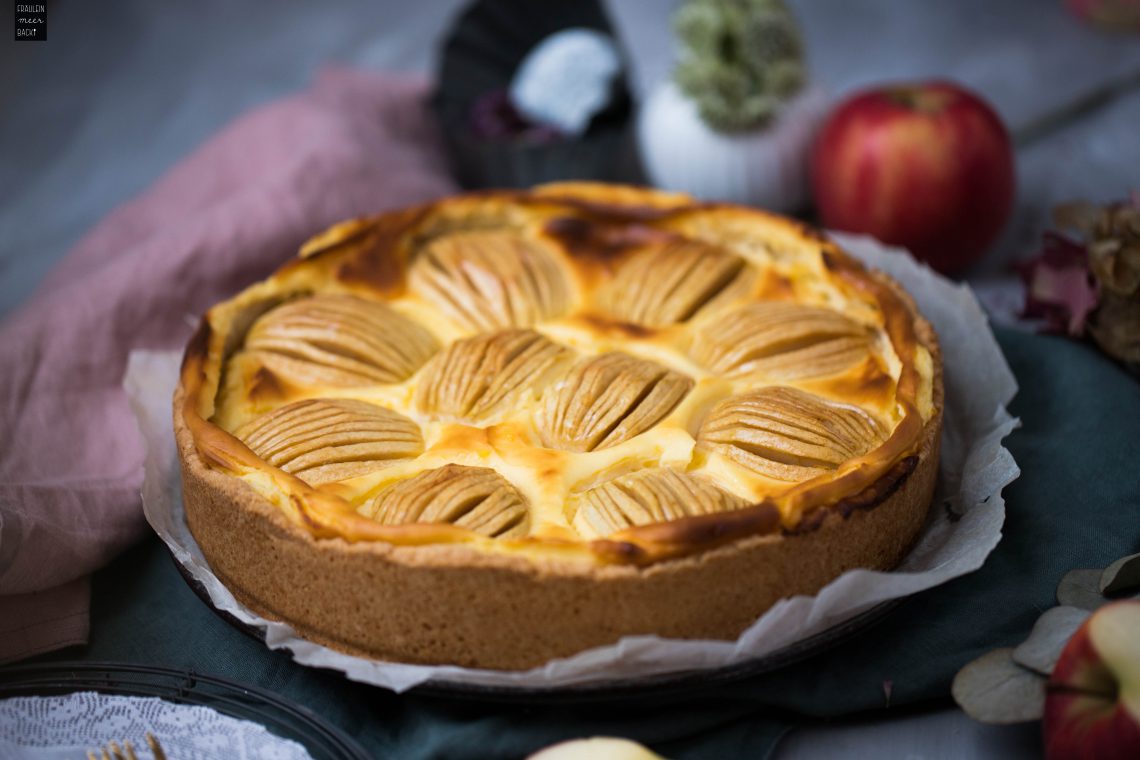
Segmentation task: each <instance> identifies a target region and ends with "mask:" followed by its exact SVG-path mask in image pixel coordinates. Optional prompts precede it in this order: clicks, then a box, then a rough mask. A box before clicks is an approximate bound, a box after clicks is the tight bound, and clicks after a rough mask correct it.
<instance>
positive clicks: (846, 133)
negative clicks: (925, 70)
mask: <svg viewBox="0 0 1140 760" xmlns="http://www.w3.org/2000/svg"><path fill="white" fill-rule="evenodd" d="M811 182H812V191H813V192H814V194H815V202H816V206H817V207H818V209H819V214H820V218H821V220H822V222H823V224H824V225H825V226H827V227H830V228H832V229H837V230H844V231H847V232H862V233H866V234H868V235H873V236H874V237H876V238H878V239H879V240H882V241H883V242H884V243H889V244H892V245H900V246H904V247H906V248H908V249H910V251H911V253H913V254H914V255H915V256H916V257H917V258H918V259H920V260H922V261H925V262H927V263H928V264H930V266H932V267H934V268H935V269H937V270H938V271H940V272H944V273H950V272H955V271H958V270H960V269H962V268H963V267H965V266H967V265H968V264H971V263H973V262H974V261H976V260H977V259H978V258H979V257H980V256H981V255H982V254H984V253H985V251H986V248H987V247H988V246H989V245H990V244H991V243H992V242H993V241H994V239H995V238H996V237H997V236H998V233H1000V232H1001V230H1002V227H1003V226H1004V225H1005V222H1006V220H1007V219H1008V218H1009V213H1010V210H1011V209H1012V207H1013V194H1014V184H1015V178H1014V156H1013V148H1012V146H1011V144H1010V140H1009V133H1008V132H1007V131H1006V128H1005V126H1004V125H1003V124H1002V122H1001V119H1000V118H999V117H998V115H997V114H996V113H994V111H993V109H992V108H990V107H989V106H988V105H986V103H985V102H984V101H983V100H982V99H981V98H979V97H978V96H977V95H974V94H972V93H970V92H968V91H967V90H965V89H963V88H962V87H960V86H958V85H956V84H952V83H950V82H927V83H922V84H899V85H889V86H884V87H881V88H878V89H875V90H870V91H867V92H863V93H860V94H856V95H854V96H853V97H851V98H849V99H848V100H846V101H844V102H843V103H841V104H840V105H839V106H838V108H836V110H835V111H833V112H832V114H831V116H830V117H828V119H827V121H826V122H825V123H824V125H823V127H822V129H821V131H820V133H819V136H818V137H817V138H816V143H815V146H814V148H813V152H812V165H811Z"/></svg>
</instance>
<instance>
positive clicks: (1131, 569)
mask: <svg viewBox="0 0 1140 760" xmlns="http://www.w3.org/2000/svg"><path fill="white" fill-rule="evenodd" d="M1138 588H1140V554H1130V555H1129V556H1127V557H1121V558H1120V559H1118V560H1116V561H1115V562H1113V563H1112V564H1111V565H1109V566H1108V567H1107V568H1105V570H1104V574H1103V575H1101V576H1100V593H1102V594H1115V593H1118V592H1120V591H1128V590H1129V589H1138Z"/></svg>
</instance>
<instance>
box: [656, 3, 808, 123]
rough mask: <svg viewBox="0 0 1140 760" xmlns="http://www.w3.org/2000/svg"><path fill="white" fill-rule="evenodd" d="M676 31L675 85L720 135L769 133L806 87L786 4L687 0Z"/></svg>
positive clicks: (794, 28)
mask: <svg viewBox="0 0 1140 760" xmlns="http://www.w3.org/2000/svg"><path fill="white" fill-rule="evenodd" d="M673 24H674V28H675V29H676V31H677V36H678V37H679V38H680V40H681V43H682V52H681V60H680V63H678V65H677V68H676V71H675V72H674V80H675V81H676V83H677V86H678V87H680V89H681V92H683V93H684V94H685V95H687V96H688V97H690V98H692V99H693V100H694V101H696V104H697V110H698V111H699V113H700V115H701V118H702V119H703V120H704V122H705V123H706V124H708V125H709V126H710V127H712V128H713V129H716V130H719V131H723V132H734V131H739V130H744V129H752V128H755V127H762V126H765V125H766V124H768V123H769V122H770V121H771V120H772V119H773V118H774V117H775V116H776V114H777V113H778V112H779V109H780V106H781V104H783V102H784V101H785V100H787V99H788V98H789V97H791V96H792V95H794V94H795V93H796V92H798V91H799V90H800V89H801V88H802V87H803V84H804V80H805V78H806V76H805V70H804V62H803V44H802V42H801V40H800V34H799V29H798V28H797V26H796V22H795V19H794V18H793V17H792V15H791V13H790V12H789V11H788V9H787V7H786V6H785V5H784V3H783V2H782V0H687V2H685V3H684V4H683V5H682V6H681V7H680V8H679V9H678V10H677V13H676V15H675V16H674V18H673Z"/></svg>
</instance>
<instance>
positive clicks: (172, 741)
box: [0, 691, 311, 760]
mask: <svg viewBox="0 0 1140 760" xmlns="http://www.w3.org/2000/svg"><path fill="white" fill-rule="evenodd" d="M148 731H149V732H150V733H152V734H154V735H155V736H156V737H158V739H159V741H160V742H161V743H162V748H163V750H164V751H165V753H166V756H167V757H168V758H170V760H260V759H261V758H267V759H269V758H272V759H273V760H310V757H311V756H310V755H309V753H308V752H307V751H306V750H305V748H304V747H302V746H301V745H300V744H298V743H297V742H294V741H291V740H289V739H283V738H281V737H279V736H275V735H273V734H271V733H270V732H269V730H268V729H266V728H265V726H262V725H261V724H259V723H254V722H252V721H246V720H239V719H237V718H233V717H230V716H228V715H223V714H222V713H219V712H217V711H215V710H211V709H210V708H208V707H203V706H201V705H183V704H176V703H174V702H167V701H165V700H162V699H159V698H157V697H124V696H111V695H106V694H99V693H97V692H93V691H81V692H75V693H74V694H67V695H64V696H57V697H12V698H10V699H5V700H0V757H4V758H9V759H10V760H64V759H65V758H66V760H74V759H75V758H83V757H86V753H87V752H88V751H89V750H98V748H100V747H103V746H105V745H106V744H107V743H108V742H111V741H116V742H118V743H119V744H120V745H121V744H123V742H124V741H129V742H131V744H132V745H134V747H135V753H136V754H137V755H138V757H139V758H140V760H143V759H144V758H146V759H149V758H150V757H151V754H150V751H149V749H147V743H146V734H147V732H148Z"/></svg>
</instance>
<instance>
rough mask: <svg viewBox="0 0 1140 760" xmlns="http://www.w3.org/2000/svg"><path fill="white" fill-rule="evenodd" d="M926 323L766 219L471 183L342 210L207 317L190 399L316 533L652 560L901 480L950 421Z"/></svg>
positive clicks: (591, 190) (643, 197) (235, 472)
mask: <svg viewBox="0 0 1140 760" xmlns="http://www.w3.org/2000/svg"><path fill="white" fill-rule="evenodd" d="M920 319H921V318H920V317H919V316H918V315H917V314H916V313H915V312H914V311H913V308H912V307H911V306H910V305H909V302H908V301H907V300H906V299H905V296H902V295H900V293H899V292H898V290H897V289H896V287H895V286H892V285H890V284H888V283H887V282H886V281H884V280H882V279H880V278H878V277H876V276H874V275H872V274H870V273H868V272H866V271H865V270H864V269H863V268H862V267H861V266H860V265H859V264H857V263H856V262H854V261H853V260H851V259H850V258H848V257H847V256H846V255H844V254H843V253H842V252H841V251H839V250H838V249H837V248H836V247H835V246H834V245H833V244H831V243H830V242H827V241H826V240H824V239H822V238H821V237H820V236H819V235H817V234H815V233H813V232H811V231H808V230H805V229H804V228H802V227H800V226H799V225H797V224H795V223H793V222H790V221H788V220H784V219H781V218H778V217H773V216H770V215H767V214H764V213H762V212H758V211H754V210H749V209H744V208H740V207H734V206H709V205H701V204H697V203H695V202H693V201H691V200H690V199H688V198H686V197H684V196H679V195H672V194H665V193H657V192H654V191H649V190H642V189H638V188H627V187H614V186H605V185H591V184H563V185H553V186H546V187H542V188H538V189H536V190H534V191H531V192H529V193H522V192H497V193H484V194H474V195H468V196H459V197H456V198H451V199H448V200H444V201H440V202H438V203H435V204H431V205H428V206H423V207H418V208H414V209H408V210H405V211H399V212H394V213H389V214H385V215H381V216H379V217H375V218H372V219H363V220H357V221H353V222H348V223H345V224H342V225H338V226H337V227H334V228H333V229H331V230H329V231H328V232H326V233H324V234H322V235H320V236H318V237H317V238H314V239H313V240H312V241H310V242H309V243H308V244H306V246H305V247H304V248H303V249H302V257H301V258H300V259H298V260H296V261H293V262H290V263H289V264H287V265H285V266H284V267H282V269H281V270H279V271H278V273H277V274H275V275H274V276H273V277H271V278H269V279H268V280H266V281H264V282H261V283H258V284H256V285H253V286H251V287H250V288H248V289H246V290H245V291H244V292H242V293H241V294H239V295H238V296H236V297H235V298H233V299H231V300H230V301H227V302H225V303H222V304H219V305H218V306H216V307H214V308H213V309H211V310H210V312H209V313H208V314H207V316H206V318H205V320H204V322H203V325H202V328H201V329H200V331H199V334H198V336H196V338H195V340H194V341H193V342H192V344H191V346H190V347H189V348H188V350H187V354H186V360H185V363H184V365H183V377H182V388H183V391H184V406H183V408H182V410H181V413H182V415H183V418H184V420H185V422H186V423H187V425H188V426H189V428H190V429H191V431H192V433H193V435H194V438H195V441H196V442H197V446H198V450H199V453H200V454H201V455H202V457H203V460H204V461H205V462H206V463H207V464H208V466H210V467H213V468H215V469H217V470H220V471H222V472H225V473H228V474H229V475H230V476H233V477H236V478H240V479H242V480H244V481H245V483H247V484H248V485H249V486H250V487H252V488H253V489H254V490H256V491H257V492H259V493H261V494H262V495H264V496H265V497H266V498H267V499H268V500H269V501H270V502H272V503H273V504H276V505H278V506H279V507H280V509H281V510H282V513H283V514H285V515H286V517H288V518H289V519H290V520H292V521H293V522H294V523H295V524H296V525H298V526H299V527H302V528H303V529H305V530H309V531H311V532H312V533H313V534H314V535H316V536H318V537H326V536H328V537H341V538H346V539H348V540H350V541H364V540H369V541H388V542H392V543H397V544H424V543H447V542H464V543H467V544H470V545H472V546H475V547H478V548H481V549H483V550H486V551H491V552H515V553H521V554H524V555H532V556H536V555H540V554H550V553H555V554H557V555H558V556H560V557H569V558H575V559H579V560H590V561H607V562H608V561H619V562H620V561H634V562H642V563H644V562H652V561H655V560H658V559H661V558H665V557H669V556H676V555H678V554H686V553H691V552H693V551H698V550H699V549H700V548H702V547H704V546H708V545H711V544H712V543H716V542H717V541H724V540H730V539H732V538H735V537H738V536H741V535H748V534H756V533H764V532H769V531H772V530H778V529H780V528H783V529H784V530H797V529H802V528H803V527H804V525H806V522H805V515H808V514H809V513H811V514H812V515H813V518H812V519H813V520H814V519H818V513H819V508H820V507H821V506H822V507H825V506H828V505H833V504H840V503H845V502H844V500H845V499H847V500H849V499H850V498H851V497H853V496H856V495H858V494H866V493H872V492H873V486H874V485H875V484H876V483H877V482H880V481H881V479H883V478H887V477H895V476H896V475H897V474H898V472H899V469H898V466H899V465H900V463H901V462H903V461H904V460H906V459H907V457H910V456H911V455H913V454H914V453H915V451H916V448H917V447H918V445H919V442H920V440H921V434H922V432H923V430H924V427H925V426H926V425H927V424H928V423H930V422H931V420H932V419H934V418H936V417H937V410H936V409H935V408H934V392H933V385H934V378H935V375H936V373H937V372H938V368H937V367H936V366H935V361H936V353H932V352H931V350H930V349H931V346H928V345H925V344H924V343H923V341H922V340H920V339H919V338H918V332H916V325H917V324H918V321H919V320H920ZM924 334H928V333H924ZM891 473H894V475H892V474H891Z"/></svg>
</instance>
